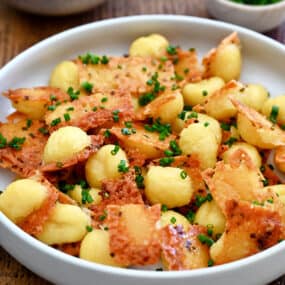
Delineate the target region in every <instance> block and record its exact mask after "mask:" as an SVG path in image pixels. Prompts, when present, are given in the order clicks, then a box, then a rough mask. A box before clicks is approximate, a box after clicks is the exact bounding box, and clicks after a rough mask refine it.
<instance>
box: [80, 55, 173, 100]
mask: <svg viewBox="0 0 285 285" xmlns="http://www.w3.org/2000/svg"><path fill="white" fill-rule="evenodd" d="M76 64H77V65H78V67H79V77H80V84H82V83H84V82H90V83H91V84H93V91H94V92H95V93H96V92H107V93H108V92H110V91H111V90H113V89H122V90H126V91H128V92H130V93H131V95H133V96H139V95H140V94H143V93H146V92H149V91H150V90H151V89H152V87H151V86H149V85H148V84H147V81H148V80H149V79H150V78H151V77H152V76H153V75H154V74H155V73H157V74H158V80H159V82H160V83H161V85H163V86H165V88H169V89H170V88H171V86H172V84H173V80H171V78H173V76H174V67H173V64H172V63H171V62H170V61H167V62H165V63H162V62H161V61H160V60H157V59H154V58H151V57H147V58H143V57H110V58H109V62H108V64H83V63H82V62H81V61H80V60H77V61H76ZM160 67H161V68H160Z"/></svg>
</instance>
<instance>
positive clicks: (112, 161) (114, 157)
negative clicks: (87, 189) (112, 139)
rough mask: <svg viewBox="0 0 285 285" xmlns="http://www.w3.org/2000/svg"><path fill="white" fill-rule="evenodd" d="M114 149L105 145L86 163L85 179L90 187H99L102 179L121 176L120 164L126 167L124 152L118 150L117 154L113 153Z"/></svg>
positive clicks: (126, 160)
mask: <svg viewBox="0 0 285 285" xmlns="http://www.w3.org/2000/svg"><path fill="white" fill-rule="evenodd" d="M115 148H116V145H112V144H109V145H105V146H103V147H101V148H100V149H99V150H98V152H97V153H95V154H93V155H91V156H90V157H89V159H88V161H87V162H86V166H85V173H86V179H87V181H88V183H89V184H90V185H91V186H92V187H95V188H96V187H100V186H101V184H102V181H103V180H104V179H114V178H119V177H120V176H121V174H122V172H120V169H119V166H120V164H121V165H123V166H124V167H128V164H129V163H128V159H127V156H126V153H125V152H124V150H122V149H121V148H119V150H118V152H116V153H113V150H114V149H115Z"/></svg>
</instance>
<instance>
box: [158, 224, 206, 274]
mask: <svg viewBox="0 0 285 285" xmlns="http://www.w3.org/2000/svg"><path fill="white" fill-rule="evenodd" d="M161 231H162V233H161V236H162V238H161V239H162V241H161V247H162V260H163V263H164V265H165V267H166V268H167V270H186V269H197V268H203V267H207V266H208V261H209V248H208V246H207V245H205V244H202V243H201V242H200V241H199V239H198V236H199V235H200V234H203V235H204V234H206V229H205V228H204V227H203V226H198V225H192V226H190V229H189V230H188V231H184V229H183V227H182V226H181V225H178V226H173V225H169V226H166V227H164V228H163V229H162V230H161Z"/></svg>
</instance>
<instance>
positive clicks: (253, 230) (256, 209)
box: [210, 200, 282, 264]
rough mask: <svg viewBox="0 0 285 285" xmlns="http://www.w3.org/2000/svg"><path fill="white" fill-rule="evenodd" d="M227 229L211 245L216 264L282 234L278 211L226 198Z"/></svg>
mask: <svg viewBox="0 0 285 285" xmlns="http://www.w3.org/2000/svg"><path fill="white" fill-rule="evenodd" d="M225 215H226V218H227V223H226V229H225V232H224V234H223V235H222V237H221V238H220V239H219V240H218V241H217V242H216V243H215V244H214V245H213V246H212V247H211V250H210V254H211V257H212V259H213V260H214V262H215V264H223V263H226V262H230V261H234V260H237V259H241V258H244V257H247V256H249V255H252V254H255V253H257V252H259V251H261V250H264V249H266V248H268V247H270V246H272V245H274V244H276V243H278V241H279V240H280V238H281V237H282V229H281V217H280V215H279V213H278V212H276V211H272V210H270V209H268V208H265V207H262V206H259V205H252V204H250V203H249V202H245V201H237V200H228V201H227V202H226V205H225Z"/></svg>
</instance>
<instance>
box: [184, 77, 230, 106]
mask: <svg viewBox="0 0 285 285" xmlns="http://www.w3.org/2000/svg"><path fill="white" fill-rule="evenodd" d="M224 85H225V82H224V80H223V79H222V78H220V77H211V78H209V79H204V80H201V81H199V82H195V83H188V84H186V85H185V86H184V88H183V92H182V94H183V99H184V102H185V104H186V105H190V106H194V105H197V104H202V103H204V102H205V100H206V99H207V98H208V97H209V96H211V95H212V94H214V93H215V92H216V91H218V90H219V89H221V88H222V87H223V86H224Z"/></svg>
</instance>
